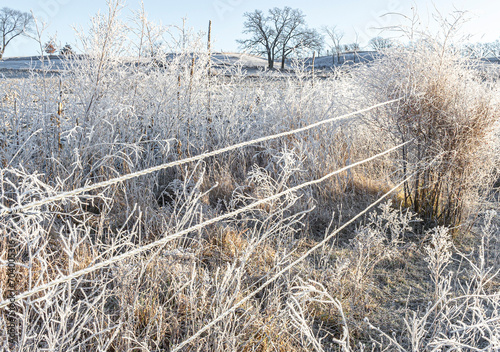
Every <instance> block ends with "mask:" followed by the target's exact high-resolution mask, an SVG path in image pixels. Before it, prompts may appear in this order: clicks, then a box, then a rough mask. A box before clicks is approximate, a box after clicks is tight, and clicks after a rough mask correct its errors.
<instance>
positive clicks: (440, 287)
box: [0, 4, 500, 351]
mask: <svg viewBox="0 0 500 352" xmlns="http://www.w3.org/2000/svg"><path fill="white" fill-rule="evenodd" d="M111 5H113V4H111ZM119 18H120V16H119V9H118V7H114V6H111V7H110V13H109V15H107V17H106V16H104V17H96V18H94V19H93V21H92V29H91V31H90V33H88V34H87V35H85V36H84V38H83V41H82V42H83V46H84V47H83V49H84V51H85V53H86V55H87V56H85V57H82V58H80V59H78V60H68V61H66V70H65V71H64V72H63V73H62V74H60V75H52V74H44V73H43V71H42V72H40V71H36V72H35V71H33V72H31V74H30V75H29V77H26V78H20V79H11V78H6V77H3V78H0V82H1V84H0V98H2V102H1V105H0V117H1V118H0V145H1V148H0V163H1V167H2V169H1V172H0V185H1V188H0V198H1V204H2V206H3V207H13V206H16V205H20V204H26V203H29V202H31V201H34V200H38V199H43V198H46V197H48V196H51V195H54V194H57V193H60V192H63V191H68V190H72V189H76V188H79V187H82V186H84V185H87V184H93V183H96V182H99V181H104V180H109V179H112V178H114V177H117V176H119V175H123V174H127V173H131V172H135V171H139V170H144V169H146V168H148V167H151V166H155V165H159V164H162V163H166V162H169V161H174V160H179V159H183V158H186V157H189V156H193V155H197V154H200V153H203V152H206V151H211V150H216V149H219V148H222V147H225V146H229V145H233V144H236V143H238V142H241V141H246V140H251V139H254V138H258V137H262V136H265V135H270V134H272V133H277V132H282V131H287V130H290V129H294V128H298V127H301V126H305V125H308V124H310V123H313V122H316V121H318V120H322V119H326V118H330V117H333V116H338V115H341V114H343V113H347V112H352V111H356V110H359V109H362V108H365V107H369V106H371V105H374V104H376V103H380V102H383V101H385V100H387V99H390V98H394V97H399V96H403V97H404V99H403V100H402V101H401V102H400V103H398V104H395V105H394V106H390V107H384V108H379V109H376V110H373V111H370V112H367V113H364V114H363V115H362V116H360V117H359V118H353V119H350V120H348V121H343V122H338V123H335V124H332V125H328V126H323V127H321V128H316V129H312V130H309V131H307V132H302V133H300V134H296V135H293V136H289V137H285V138H280V139H276V140H272V141H268V142H265V143H260V144H257V145H254V146H250V147H245V148H241V149H238V150H234V151H230V152H227V153H224V154H221V155H218V156H216V157H211V158H207V159H205V160H203V161H201V162H198V163H193V164H189V165H186V166H182V167H178V168H172V169H167V170H163V171H160V172H155V173H151V174H148V175H145V176H141V177H138V178H134V179H132V180H129V181H126V182H124V183H120V184H117V185H113V186H109V187H106V188H103V189H100V190H96V191H92V192H90V193H86V194H83V195H80V196H78V197H72V198H69V199H67V200H65V201H59V202H55V203H52V204H49V205H44V206H42V207H40V208H39V209H34V210H30V211H27V212H23V213H19V214H14V215H6V216H3V217H2V218H0V231H1V236H2V237H1V243H0V251H1V258H2V263H3V264H4V266H3V267H2V269H1V271H0V290H1V292H2V294H1V296H2V299H5V298H6V296H5V292H6V289H7V280H6V267H5V265H6V263H7V262H6V258H7V251H8V248H14V252H15V255H16V275H17V276H16V282H17V287H16V289H17V290H18V291H19V292H24V291H27V290H30V289H33V288H35V287H38V286H41V285H43V284H45V283H48V282H50V281H52V280H54V279H56V278H59V277H62V276H64V275H70V274H71V273H74V272H76V271H78V270H81V269H84V268H87V267H92V266H93V265H95V264H98V263H100V262H102V261H104V260H106V259H110V258H114V257H116V256H118V255H121V254H123V253H126V252H127V251H131V250H134V249H137V248H140V247H141V246H144V245H146V244H149V243H152V242H154V241H156V240H158V239H161V238H167V237H168V236H171V235H172V234H174V233H176V232H179V231H181V230H185V229H187V228H189V227H190V226H192V225H195V224H198V223H200V222H202V221H204V220H207V219H210V218H213V217H215V216H217V215H221V214H225V213H227V212H230V211H234V210H237V209H241V208H242V207H243V206H245V205H248V204H251V203H252V202H255V201H258V200H262V199H265V198H267V197H269V196H272V195H274V194H276V193H279V192H282V191H284V190H287V189H289V188H290V187H293V186H296V185H299V184H301V183H303V182H306V181H309V180H312V179H317V178H320V177H322V176H323V175H325V174H327V173H329V172H332V171H334V170H337V169H339V168H341V167H343V166H346V165H349V164H352V163H353V162H355V161H358V160H362V159H364V158H366V157H369V156H372V155H373V154H375V153H377V152H380V151H382V150H386V149H388V148H389V147H393V146H395V145H397V144H399V143H400V141H401V140H409V139H415V140H416V143H414V144H412V145H411V146H412V147H411V148H408V149H406V150H405V151H404V152H399V153H393V154H390V155H387V156H384V157H383V158H380V159H377V160H376V161H372V162H369V163H367V164H364V165H363V166H360V167H357V168H353V169H350V170H349V171H346V172H344V173H342V174H339V175H336V176H335V177H333V178H331V179H329V180H327V181H325V182H324V183H322V184H321V186H314V187H309V188H306V189H304V190H302V191H300V192H293V193H290V194H288V195H287V196H286V197H282V198H280V199H278V200H273V201H270V202H267V203H265V204H264V205H262V206H260V207H258V208H255V209H253V210H248V211H246V212H244V213H242V214H240V215H239V216H237V217H235V218H231V219H229V220H225V221H220V222H218V223H216V224H213V225H210V226H208V227H206V228H204V229H202V230H198V231H193V232H191V233H189V234H188V235H186V236H183V237H181V238H176V239H173V240H171V241H169V242H167V243H166V244H165V245H164V246H161V247H157V248H153V249H152V250H149V251H146V252H142V253H141V254H138V255H136V256H130V257H127V258H126V259H125V260H122V261H119V262H117V263H115V264H113V265H111V266H108V267H105V268H102V269H98V270H95V271H93V272H91V273H89V274H87V275H83V276H80V277H78V278H76V279H73V280H71V281H68V282H65V283H63V284H60V285H57V286H54V287H52V288H50V289H47V290H45V291H44V292H41V293H37V294H35V295H33V296H31V297H29V298H27V299H24V300H22V302H19V303H17V304H16V307H17V320H16V324H17V328H18V332H17V336H18V339H17V342H16V344H12V345H10V346H9V343H8V336H7V329H6V326H7V325H6V324H7V321H6V315H5V314H4V315H1V316H0V326H1V329H0V334H1V336H2V337H1V338H0V341H2V348H3V349H5V350H8V349H9V348H10V349H11V350H15V351H40V350H50V351H56V350H57V351H88V350H96V351H168V350H171V349H173V348H174V346H177V345H179V344H180V343H182V342H183V341H186V340H187V339H189V338H190V337H191V336H193V335H194V334H196V333H197V332H198V331H199V330H200V329H203V328H205V327H206V326H208V324H210V322H212V321H214V320H215V319H218V318H219V317H220V316H221V315H222V314H225V312H228V311H229V310H231V309H232V307H233V306H234V305H235V304H237V303H238V302H240V301H241V300H242V299H244V298H245V297H247V296H248V295H251V294H253V292H255V291H256V290H257V289H258V288H259V287H260V286H261V285H262V284H263V283H264V282H265V281H266V280H268V279H269V278H271V277H273V275H275V274H276V273H278V272H280V270H282V269H283V268H285V267H286V266H287V265H289V264H290V263H292V262H294V261H295V260H296V259H297V258H300V257H301V256H302V255H303V254H304V253H305V252H307V251H308V250H309V249H310V248H312V247H313V246H315V245H316V244H318V243H319V242H320V241H322V239H323V238H325V237H326V236H328V235H329V234H331V233H332V232H333V231H334V230H335V229H336V228H338V227H340V226H341V225H342V224H344V223H346V222H347V221H348V220H349V219H350V218H351V217H352V216H354V215H356V214H358V213H359V212H360V211H361V210H363V209H364V208H365V207H366V206H368V205H369V204H370V203H371V202H372V201H374V200H376V199H378V197H379V196H380V195H381V194H382V193H384V192H386V191H387V190H389V189H390V188H392V187H393V186H394V185H395V184H397V183H399V182H401V180H403V179H404V177H405V176H406V175H409V174H411V173H415V172H416V173H417V174H418V175H420V181H418V182H416V181H414V180H412V181H411V183H409V184H408V185H406V188H405V189H403V190H401V192H399V193H396V194H394V195H393V196H392V199H390V200H388V201H385V202H383V203H382V204H381V205H380V206H379V207H378V208H377V209H376V210H372V211H371V212H370V213H369V215H368V216H365V217H364V218H363V220H360V221H358V222H357V223H356V224H355V225H353V226H350V227H348V228H346V229H345V230H344V231H342V232H341V233H340V234H339V235H338V236H336V237H335V239H334V240H333V241H327V242H325V243H324V245H323V246H321V248H320V249H318V250H317V251H316V252H314V254H313V255H310V256H308V257H307V258H306V259H305V260H302V261H300V263H299V264H297V265H296V266H294V267H293V268H292V269H291V270H289V271H287V272H286V273H285V274H283V275H280V276H279V278H278V279H277V280H275V281H273V282H272V284H270V285H267V286H266V287H265V288H264V289H263V290H261V291H259V293H258V294H256V295H254V296H253V297H252V298H251V299H249V300H246V301H245V303H244V304H242V305H241V306H239V307H238V308H237V309H233V310H231V313H230V314H228V315H227V316H225V317H224V318H222V319H219V320H217V323H216V324H214V325H213V326H211V327H210V328H209V329H207V331H206V332H204V333H203V334H201V335H200V336H199V337H197V338H196V339H194V340H193V341H190V342H189V343H188V344H187V345H186V346H185V347H184V348H183V350H185V351H311V350H315V351H337V350H344V351H351V350H374V351H378V350H386V351H389V350H391V351H392V350H395V351H398V350H399V351H422V350H430V351H444V350H454V351H469V350H484V351H494V350H496V349H499V348H500V340H499V336H500V317H499V307H498V305H499V302H500V293H499V285H500V281H499V278H498V275H497V273H498V270H500V261H499V257H498V250H499V231H500V230H499V227H498V226H499V216H498V214H497V213H495V212H494V210H491V209H489V210H488V211H486V210H485V208H484V207H483V208H482V207H480V205H484V204H485V199H486V198H485V195H486V194H487V193H488V195H492V192H493V191H492V190H493V188H492V185H494V178H495V175H496V174H495V170H498V165H499V164H498V161H497V159H496V155H498V153H495V151H496V150H498V147H499V144H498V139H495V138H498V135H496V137H495V131H498V108H497V104H498V85H497V83H496V82H494V81H491V82H490V81H488V80H486V81H482V80H481V79H480V76H479V75H477V74H476V71H474V70H473V69H471V68H470V67H468V66H467V65H466V64H464V62H460V61H458V60H455V59H454V57H452V56H444V54H442V53H444V51H443V52H441V51H439V50H436V47H433V46H429V45H427V46H424V47H421V48H419V50H414V51H412V50H411V49H408V48H406V49H404V50H403V49H399V48H398V49H395V50H394V51H392V52H389V53H386V55H385V56H384V58H383V59H382V60H380V61H375V62H373V63H371V64H370V65H368V66H361V67H359V68H354V69H353V68H350V69H349V72H345V71H342V70H338V71H335V72H332V73H331V75H330V76H329V77H328V78H326V79H316V80H314V81H313V80H312V78H311V72H309V71H307V70H306V69H305V67H304V66H301V65H299V64H297V67H296V70H295V71H294V72H293V74H288V75H286V76H284V75H283V76H280V75H279V74H277V73H262V74H260V75H258V76H252V77H248V75H246V74H245V72H244V71H243V70H242V68H239V67H237V66H233V67H230V66H228V67H227V68H219V69H218V71H216V72H214V71H212V73H214V74H212V75H209V74H208V72H209V66H210V60H211V57H210V55H209V53H208V52H207V51H206V49H205V47H206V43H204V42H203V39H202V38H199V37H197V36H194V35H191V34H188V35H187V37H178V35H179V34H178V33H180V32H176V31H171V32H168V33H169V35H167V34H166V33H167V32H165V31H166V30H165V29H164V28H160V27H152V24H151V23H149V22H147V21H146V18H145V16H144V14H138V15H137V18H136V19H135V20H134V21H132V24H130V23H123V22H120V20H119ZM147 28H149V30H145V29H147ZM162 33H163V34H164V36H165V37H168V38H170V39H171V41H170V43H173V44H171V48H169V50H175V51H176V53H177V54H176V55H169V56H165V55H163V54H161V51H158V52H155V53H154V55H153V57H151V56H150V55H149V54H148V53H149V52H150V50H149V49H151V48H152V47H150V46H148V45H149V44H151V43H154V42H155V40H154V38H153V37H154V36H156V35H160V34H162ZM155 38H157V37H155ZM173 39H176V40H177V42H176V41H175V40H173ZM184 39H185V40H184ZM154 48H156V47H154ZM134 55H135V59H134V60H132V59H131V58H132V57H134ZM446 55H452V53H451V52H450V53H448V52H446ZM124 57H126V58H127V59H124ZM131 62H132V63H131ZM134 62H138V63H140V64H135V63H134ZM47 65H50V63H47ZM224 70H225V71H224ZM439 74H441V76H440V75H439ZM58 110H59V113H60V114H59V113H58ZM478 111H479V113H478ZM413 121H419V123H420V125H418V126H419V128H420V129H417V128H416V127H415V123H414V122H413ZM471 130H472V131H473V132H474V131H476V132H477V131H479V132H480V133H477V134H475V133H470V131H471ZM424 132H426V133H427V134H426V133H424ZM462 137H463V138H462ZM450 141H451V142H450ZM424 147H428V149H425V148H424ZM495 148H497V149H495ZM422 150H425V153H420V152H419V151H422ZM465 151H466V152H465ZM419 153H420V154H419ZM454 163H455V164H454ZM456 165H459V166H460V167H462V169H460V170H466V173H464V172H462V174H461V175H463V178H461V179H459V180H458V181H457V179H456V172H454V171H453V170H452V167H455V166H456ZM429 167H430V168H429ZM427 170H433V171H432V172H430V171H429V172H430V173H426V172H428V171H427ZM436 170H437V171H436ZM472 171H474V172H475V173H473V174H472V176H471V172H472ZM433 172H436V173H437V174H434V173H433ZM436 180H437V181H436ZM444 180H446V181H444ZM474 180H475V181H474ZM424 181H425V182H427V183H425V182H424ZM460 182H462V183H463V186H464V187H465V186H466V188H467V192H465V191H462V193H460V195H467V197H466V199H465V200H464V201H463V202H462V203H460V205H461V206H462V205H463V206H464V209H465V210H467V211H465V210H464V211H463V212H460V214H463V215H462V217H461V218H460V221H458V222H448V223H445V222H443V223H441V222H440V221H438V220H439V219H437V220H436V221H435V223H432V221H430V220H429V219H428V216H429V213H428V210H429V209H428V207H423V208H424V211H422V206H420V207H419V206H416V205H415V199H417V198H418V197H416V196H415V194H416V193H418V194H423V193H424V194H427V195H429V194H430V195H432V194H433V193H432V192H438V191H439V193H440V196H439V197H441V198H439V197H438V196H436V197H437V198H439V199H440V202H438V203H436V204H438V205H437V208H436V210H437V211H438V212H437V216H439V213H440V211H442V210H443V209H445V206H446V204H445V202H444V200H446V199H452V200H453V199H454V198H452V197H454V196H456V193H454V189H455V188H453V187H455V186H456V185H457V184H459V183H460ZM497 185H498V184H497ZM452 186H453V187H452ZM436 190H437V191H436ZM419 192H420V193H419ZM434 194H435V193H434ZM450 195H451V197H450ZM429 197H430V196H429ZM443 197H444V198H443ZM496 197H497V196H496ZM437 198H436V199H437ZM419 199H420V198H419ZM421 199H423V200H424V201H428V200H429V198H426V197H423V198H421ZM491 199H495V194H493V195H492V197H491V198H489V200H490V203H489V205H490V207H491V208H495V207H497V206H498V199H496V203H495V202H491ZM431 205H433V204H431ZM427 206H429V204H428V205H427ZM451 209H457V207H456V204H455V205H453V206H452V208H451ZM460 209H462V208H460ZM431 220H432V219H431ZM436 224H440V225H443V224H446V225H450V226H459V225H460V227H459V230H458V231H457V230H456V229H455V228H452V227H444V226H437V227H436V226H434V225H436ZM452 233H453V234H455V235H454V236H452ZM9 239H12V240H13V241H14V244H13V245H12V244H11V245H10V247H9V245H8V243H7V241H8V240H9ZM4 312H6V310H5V311H4Z"/></svg>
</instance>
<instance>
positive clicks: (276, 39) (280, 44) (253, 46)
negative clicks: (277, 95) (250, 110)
mask: <svg viewBox="0 0 500 352" xmlns="http://www.w3.org/2000/svg"><path fill="white" fill-rule="evenodd" d="M244 17H245V18H246V21H245V23H244V28H245V29H244V30H243V33H245V34H250V35H251V37H250V38H248V39H242V40H238V41H237V42H238V43H239V44H240V45H241V46H242V48H243V49H245V50H249V51H250V52H253V53H255V54H259V55H265V56H266V57H267V62H268V66H269V68H270V69H272V68H274V61H275V59H276V58H277V57H281V67H282V68H284V66H285V60H286V58H287V57H288V56H289V55H290V53H292V52H294V51H297V50H302V49H306V48H310V49H316V48H317V47H318V45H319V46H321V45H320V42H321V36H320V35H319V34H318V33H317V32H316V31H314V30H311V29H309V28H307V26H306V24H305V19H304V18H305V15H304V14H303V13H302V11H300V10H299V9H292V8H290V7H285V8H283V9H280V8H277V7H275V8H273V9H270V10H269V14H268V15H265V14H264V12H262V11H261V10H255V11H254V12H246V13H245V14H244Z"/></svg>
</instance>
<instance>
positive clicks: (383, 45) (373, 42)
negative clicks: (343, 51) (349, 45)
mask: <svg viewBox="0 0 500 352" xmlns="http://www.w3.org/2000/svg"><path fill="white" fill-rule="evenodd" d="M368 44H369V45H370V46H371V47H372V49H373V50H375V51H381V50H385V49H389V48H391V47H392V46H394V42H393V41H392V40H391V39H388V38H382V37H375V38H372V39H370V41H369V42H368Z"/></svg>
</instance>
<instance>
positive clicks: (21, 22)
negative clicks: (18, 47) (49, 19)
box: [0, 7, 34, 60]
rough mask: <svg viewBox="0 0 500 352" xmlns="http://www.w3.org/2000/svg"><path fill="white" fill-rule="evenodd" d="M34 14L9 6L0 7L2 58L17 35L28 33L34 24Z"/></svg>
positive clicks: (0, 52) (0, 51)
mask: <svg viewBox="0 0 500 352" xmlns="http://www.w3.org/2000/svg"><path fill="white" fill-rule="evenodd" d="M33 23H34V22H33V16H32V15H31V14H29V13H27V12H21V11H18V10H13V9H10V8H8V7H3V8H2V9H0V36H1V42H0V60H1V59H2V57H3V54H4V52H5V48H6V47H7V45H9V43H10V42H11V41H12V40H13V39H14V38H16V37H18V36H20V35H24V34H26V32H27V31H29V30H30V29H31V28H32V26H33Z"/></svg>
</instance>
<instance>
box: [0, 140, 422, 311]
mask: <svg viewBox="0 0 500 352" xmlns="http://www.w3.org/2000/svg"><path fill="white" fill-rule="evenodd" d="M410 142H412V141H408V142H405V143H402V144H399V145H397V146H395V147H393V148H390V149H387V150H386V151H383V152H381V153H378V154H376V155H373V156H371V157H369V158H366V159H363V160H360V161H358V162H355V163H353V164H351V165H348V166H345V167H343V168H341V169H338V170H335V171H333V172H330V173H328V174H326V175H325V176H323V177H321V178H318V179H316V180H312V181H308V182H305V183H302V184H300V185H297V186H294V187H291V188H289V189H287V190H284V191H282V192H280V193H277V194H275V195H272V196H270V197H267V198H265V199H261V200H259V201H256V202H254V203H252V204H249V205H247V206H245V207H242V208H240V209H237V210H235V211H232V212H229V213H226V214H223V215H220V216H218V217H215V218H213V219H210V220H207V221H204V222H202V223H200V224H197V225H195V226H191V227H189V228H187V229H185V230H182V231H180V232H177V233H174V234H172V235H167V236H166V237H164V238H162V239H160V240H158V241H155V242H152V243H150V244H147V245H145V246H141V247H139V248H136V249H134V250H131V251H128V252H125V253H123V254H121V255H118V256H116V257H113V258H110V259H108V260H104V261H102V262H100V263H97V264H95V265H93V266H90V267H88V268H85V269H82V270H79V271H75V272H74V273H72V274H70V275H67V276H63V277H60V278H59V279H56V280H53V281H50V282H48V283H46V284H45V285H41V286H38V287H35V288H33V289H31V290H29V291H26V292H23V293H22V294H20V295H17V296H16V297H14V298H11V299H8V300H4V301H3V302H1V303H0V309H1V308H4V307H6V306H8V305H9V304H11V303H14V302H16V301H20V300H22V299H25V298H28V297H30V296H33V295H34V294H36V293H39V292H42V291H44V290H47V289H49V288H51V287H54V286H57V285H59V284H62V283H65V282H68V281H71V280H73V279H76V278H78V277H80V276H83V275H86V274H89V273H91V272H94V271H96V270H98V269H101V268H104V267H106V266H109V265H111V264H114V263H117V262H119V261H122V260H124V259H126V258H129V257H132V256H135V255H137V254H140V253H143V252H146V251H148V250H150V249H153V248H155V247H159V246H162V245H165V244H166V243H168V242H170V241H172V240H174V239H177V238H180V237H182V236H184V235H187V234H189V233H190V232H194V231H198V230H201V229H203V228H204V227H207V226H209V225H212V224H215V223H217V222H219V221H222V220H225V219H228V218H231V217H234V216H236V215H238V214H241V213H243V212H246V211H248V210H251V209H253V208H256V207H258V206H259V205H263V204H266V203H268V202H270V201H272V200H275V199H278V198H280V197H282V196H284V195H287V194H289V193H293V192H296V191H298V190H300V189H302V188H305V187H308V186H312V185H315V184H318V183H321V182H323V181H325V180H327V179H328V178H330V177H332V176H334V175H337V174H339V173H342V172H344V171H347V170H349V169H351V168H353V167H356V166H359V165H362V164H365V163H367V162H369V161H372V160H375V159H377V158H379V157H381V156H384V155H386V154H389V153H391V152H393V151H395V150H397V149H399V148H401V147H403V146H404V145H406V144H408V143H410ZM403 182H404V181H403ZM384 197H385V196H384ZM377 204H378V203H377ZM368 209H369V208H368ZM365 212H366V210H365ZM360 214H361V215H362V214H363V212H362V213H360ZM361 215H357V216H356V217H355V218H354V220H355V219H357V218H358V217H359V216H361ZM354 220H351V222H352V221H354ZM345 226H347V225H344V227H345ZM341 229H342V228H341ZM339 231H340V230H339Z"/></svg>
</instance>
